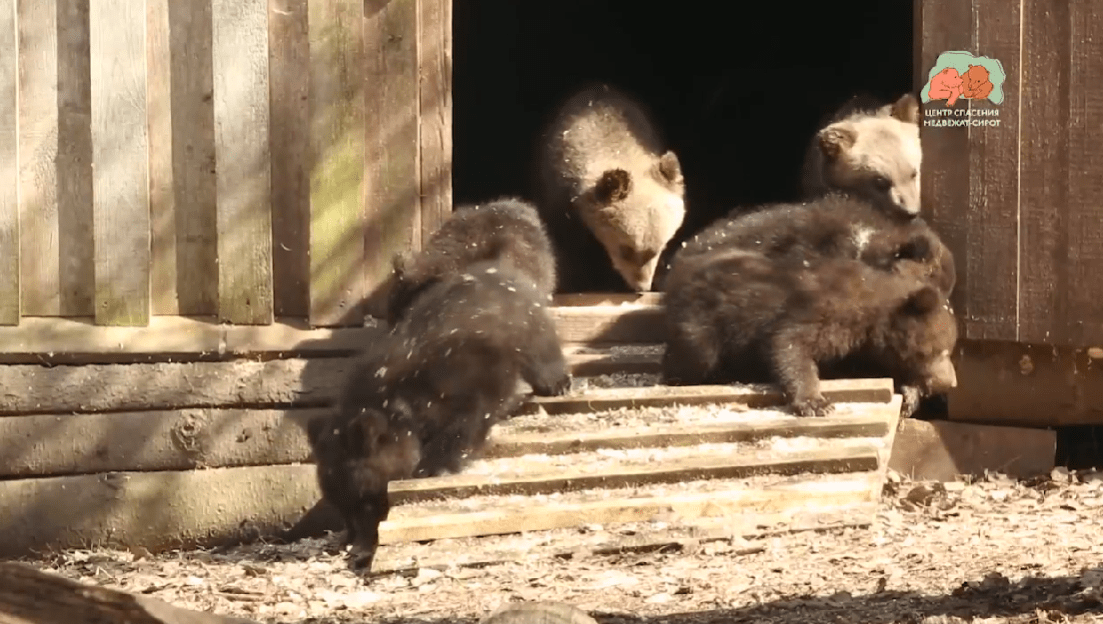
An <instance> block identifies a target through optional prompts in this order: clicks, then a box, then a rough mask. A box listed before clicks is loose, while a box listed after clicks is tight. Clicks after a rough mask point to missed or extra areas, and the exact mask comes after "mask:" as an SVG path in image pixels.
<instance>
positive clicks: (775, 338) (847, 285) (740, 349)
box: [663, 248, 957, 416]
mask: <svg viewBox="0 0 1103 624" xmlns="http://www.w3.org/2000/svg"><path fill="white" fill-rule="evenodd" d="M664 307H665V310H666V318H667V346H666V352H665V354H664V356H663V382H664V383H666V384H671V385H678V384H701V383H731V382H747V383H752V382H759V383H762V382H776V383H778V384H779V385H780V386H781V388H782V389H783V390H784V392H785V393H786V396H787V397H788V398H789V401H790V402H791V405H792V408H793V410H794V411H795V412H796V414H798V415H800V416H824V415H826V414H828V413H830V412H831V411H832V409H833V408H832V406H831V404H830V402H828V401H827V400H826V399H825V398H824V397H823V395H822V394H821V393H820V389H819V383H820V376H819V367H820V366H824V365H830V364H832V363H833V362H838V361H842V360H844V359H845V358H847V357H849V356H852V355H860V356H861V357H862V358H863V359H868V361H873V362H876V363H877V364H878V365H879V366H881V367H882V368H883V369H885V370H888V371H890V372H891V374H892V376H893V378H894V379H898V380H900V382H901V383H903V384H906V385H909V386H914V387H917V388H921V389H922V390H923V391H925V392H928V393H930V392H936V391H942V390H945V389H948V388H951V387H953V386H955V385H956V384H957V379H956V375H955V372H954V367H953V364H952V362H951V361H950V353H951V351H952V350H953V348H954V345H955V343H956V342H957V325H956V322H955V319H954V315H953V311H952V310H951V309H950V307H949V304H948V302H947V300H946V298H945V297H944V296H943V295H942V294H941V293H940V292H939V291H938V289H936V288H934V287H933V286H931V285H930V284H929V283H928V282H927V280H926V279H924V278H922V277H920V276H916V275H910V274H909V273H908V272H906V271H903V272H887V271H881V270H878V269H874V268H872V267H870V266H869V265H867V264H865V263H864V262H861V261H859V260H853V259H825V260H823V261H821V262H819V263H818V264H815V265H812V266H811V267H806V266H805V265H804V263H803V262H793V261H786V260H776V259H771V258H768V257H767V256H765V255H764V254H761V253H756V252H752V251H745V250H741V249H730V248H729V249H720V250H717V251H714V252H709V253H705V254H702V255H699V256H696V257H694V258H691V259H689V260H688V261H686V262H681V263H679V264H677V265H675V266H674V267H673V269H672V270H671V273H670V279H669V282H668V290H667V293H666V295H665V296H664Z"/></svg>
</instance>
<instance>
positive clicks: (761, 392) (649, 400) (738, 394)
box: [531, 379, 893, 414]
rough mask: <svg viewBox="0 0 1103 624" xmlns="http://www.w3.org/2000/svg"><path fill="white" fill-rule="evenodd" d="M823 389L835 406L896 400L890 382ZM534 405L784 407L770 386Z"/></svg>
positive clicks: (623, 394)
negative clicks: (724, 404)
mask: <svg viewBox="0 0 1103 624" xmlns="http://www.w3.org/2000/svg"><path fill="white" fill-rule="evenodd" d="M820 387H821V390H822V392H823V395H824V397H826V398H827V399H828V400H831V401H834V402H836V403H839V402H852V403H888V402H889V401H891V400H892V397H893V383H892V380H891V379H824V380H823V381H821V382H820ZM531 403H532V405H533V406H534V407H535V406H539V407H540V408H542V409H543V410H544V411H546V412H547V413H549V414H562V413H568V412H578V411H599V410H612V409H620V408H639V407H652V406H667V405H700V404H703V403H738V404H741V405H746V406H747V407H751V408H759V407H772V406H777V405H782V404H784V397H783V396H782V395H781V392H780V391H779V390H777V389H776V388H772V387H769V386H749V385H739V386H736V385H731V386H719V385H715V386H713V385H701V386H647V387H642V388H594V389H591V390H589V391H587V392H586V393H585V395H583V396H561V397H537V398H534V399H533V400H532V402H531Z"/></svg>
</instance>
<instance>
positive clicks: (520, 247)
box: [387, 197, 556, 326]
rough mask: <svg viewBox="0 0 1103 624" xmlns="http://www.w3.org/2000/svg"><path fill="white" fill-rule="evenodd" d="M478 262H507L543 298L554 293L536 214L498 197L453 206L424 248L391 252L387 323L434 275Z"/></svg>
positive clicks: (549, 256) (551, 257)
mask: <svg viewBox="0 0 1103 624" xmlns="http://www.w3.org/2000/svg"><path fill="white" fill-rule="evenodd" d="M483 261H502V262H507V263H509V264H510V265H511V266H513V268H514V269H516V270H517V271H518V272H520V275H521V276H522V277H524V278H525V279H527V280H528V281H529V282H530V283H532V284H533V286H534V287H535V289H536V292H537V294H538V295H540V296H542V297H544V298H545V299H547V300H550V298H551V296H552V293H554V292H555V280H556V276H555V274H556V271H555V254H554V251H553V250H552V244H551V239H550V238H548V233H547V230H546V228H545V226H544V222H543V221H541V219H540V215H539V213H538V212H537V211H536V208H535V207H534V206H533V205H532V204H530V203H528V202H526V201H524V200H522V199H519V198H516V197H502V198H499V199H496V200H494V201H491V202H488V203H485V204H468V205H462V206H458V207H457V208H456V210H455V211H454V212H453V213H452V214H451V216H449V217H448V219H447V220H446V221H445V222H444V223H443V224H441V226H440V228H439V229H438V230H437V231H436V232H434V233H433V235H432V236H431V237H430V238H429V241H428V244H427V245H426V247H425V249H424V250H422V251H421V252H420V253H417V254H412V255H402V254H399V255H396V256H395V258H394V261H393V263H392V265H393V268H394V272H393V275H392V282H391V288H390V292H389V296H388V298H387V322H388V323H389V324H390V325H391V326H393V325H394V324H395V323H397V322H398V321H399V320H400V319H401V318H402V314H403V313H404V312H405V310H406V309H407V308H408V307H409V306H410V304H411V303H412V302H413V300H414V299H415V298H416V297H417V295H418V293H420V292H421V291H422V290H424V289H425V288H426V287H428V286H429V285H431V284H432V283H433V282H434V281H436V280H437V279H440V278H441V277H443V276H445V275H449V274H458V273H461V272H463V271H465V270H466V269H467V268H468V267H469V266H471V265H472V264H474V263H476V262H483Z"/></svg>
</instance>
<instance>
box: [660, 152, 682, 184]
mask: <svg viewBox="0 0 1103 624" xmlns="http://www.w3.org/2000/svg"><path fill="white" fill-rule="evenodd" d="M659 173H661V174H662V175H663V177H664V178H666V179H667V181H669V182H677V181H678V178H680V177H682V163H680V162H679V161H678V155H677V154H675V153H674V152H673V151H671V150H667V152H666V153H665V154H663V155H662V156H661V157H659Z"/></svg>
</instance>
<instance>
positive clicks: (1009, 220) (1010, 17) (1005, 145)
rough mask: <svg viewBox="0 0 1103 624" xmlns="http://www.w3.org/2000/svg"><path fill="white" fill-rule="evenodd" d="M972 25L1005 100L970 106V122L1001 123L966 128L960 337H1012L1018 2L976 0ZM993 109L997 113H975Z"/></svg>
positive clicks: (1015, 323)
mask: <svg viewBox="0 0 1103 624" xmlns="http://www.w3.org/2000/svg"><path fill="white" fill-rule="evenodd" d="M972 4H973V11H974V13H975V18H976V20H977V21H976V23H977V29H976V33H975V35H974V36H975V38H976V40H975V41H974V44H973V48H972V49H973V52H974V54H977V55H978V56H987V57H989V58H995V59H998V60H999V61H1000V63H1001V64H1002V65H1003V70H1004V73H1005V74H1006V80H1005V81H1004V84H1003V94H1004V100H1003V102H1001V103H1000V104H998V105H993V104H992V103H990V102H989V101H988V100H980V101H971V102H970V103H969V108H970V113H971V114H972V115H973V117H971V119H995V118H998V119H999V120H1000V124H999V125H998V126H994V127H993V126H975V125H971V126H969V149H968V151H967V152H966V154H967V156H966V157H967V158H968V159H969V161H970V175H969V210H968V211H967V212H966V219H965V223H966V227H967V228H968V235H967V236H968V239H969V246H968V248H967V250H966V252H965V253H966V254H967V255H966V260H965V266H966V270H967V271H968V272H969V275H970V277H969V279H968V283H969V291H968V292H966V293H964V296H965V301H966V303H965V311H966V314H965V336H966V337H967V338H972V339H980V340H1015V339H1016V338H1017V337H1018V327H1019V276H1018V265H1019V91H1020V88H1021V81H1020V79H1019V53H1020V48H1021V46H1020V31H1019V29H1020V24H1019V9H1020V3H1018V2H1010V3H1009V2H1007V0H973V2H972ZM987 109H996V110H997V111H998V117H982V116H980V115H979V113H980V112H982V111H984V110H987Z"/></svg>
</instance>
